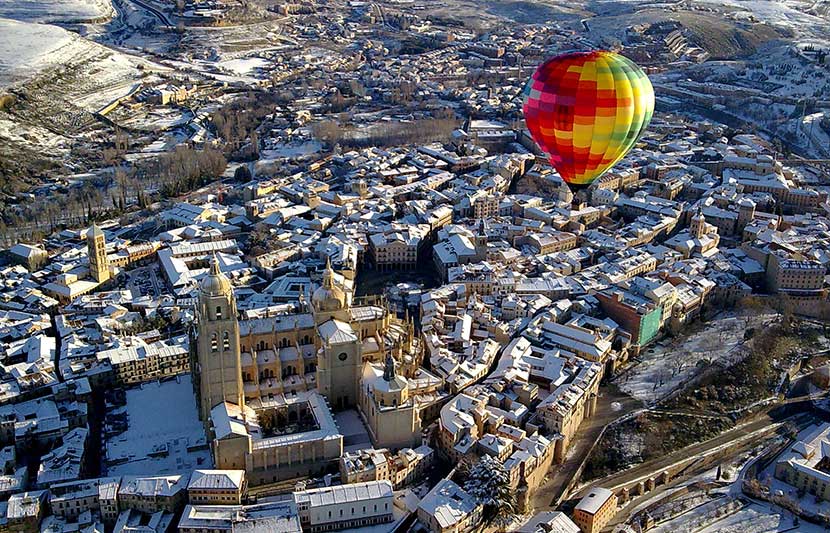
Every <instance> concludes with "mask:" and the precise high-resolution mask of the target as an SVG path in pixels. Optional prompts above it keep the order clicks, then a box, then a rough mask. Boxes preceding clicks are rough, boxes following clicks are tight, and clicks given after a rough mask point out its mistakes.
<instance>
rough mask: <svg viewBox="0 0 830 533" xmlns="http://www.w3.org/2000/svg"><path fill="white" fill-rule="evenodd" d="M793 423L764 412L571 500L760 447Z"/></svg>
mask: <svg viewBox="0 0 830 533" xmlns="http://www.w3.org/2000/svg"><path fill="white" fill-rule="evenodd" d="M789 421H791V418H787V419H784V420H779V421H775V420H773V418H772V417H771V416H770V415H769V413H768V412H766V411H765V412H762V413H759V414H757V415H755V416H753V417H752V419H751V420H750V421H747V422H745V423H743V424H741V425H740V426H737V427H735V428H733V429H730V430H729V431H725V432H723V433H721V434H720V435H718V436H717V437H714V438H712V439H709V440H706V441H703V442H699V443H697V444H692V445H690V446H687V447H685V448H682V449H680V450H677V451H675V452H673V453H670V454H668V455H665V456H663V457H660V458H658V459H654V460H652V461H647V462H645V463H641V464H639V465H636V466H633V467H631V468H629V469H627V470H624V471H622V472H618V473H616V474H612V475H610V476H607V477H604V478H601V479H596V480H592V481H591V482H590V483H588V484H585V485H583V486H582V487H580V488H579V489H577V490H576V491H575V492H574V493H573V494H571V495H570V497H571V498H572V499H578V498H581V497H582V496H583V495H584V493H585V492H586V491H587V490H588V489H590V488H591V487H593V486H601V487H605V488H608V489H611V490H614V489H616V488H620V487H623V486H625V485H628V484H631V483H635V482H638V481H640V480H643V479H648V478H649V477H651V476H655V475H657V474H659V473H660V472H662V471H663V470H666V469H668V468H671V467H677V466H679V465H681V464H683V463H684V462H688V463H689V464H691V463H692V462H694V461H695V460H699V459H703V458H706V457H711V456H712V455H713V454H717V453H719V452H721V451H724V450H726V449H728V448H731V447H732V446H738V445H740V446H741V447H743V446H745V447H746V448H747V449H749V448H751V447H753V446H755V445H757V442H758V439H759V438H761V437H762V436H763V435H768V434H771V433H775V432H779V431H782V430H783V427H784V426H785V425H786V424H787V423H788V422H789Z"/></svg>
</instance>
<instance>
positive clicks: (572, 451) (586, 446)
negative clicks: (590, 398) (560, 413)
mask: <svg viewBox="0 0 830 533" xmlns="http://www.w3.org/2000/svg"><path fill="white" fill-rule="evenodd" d="M612 404H613V405H612ZM617 404H619V405H617ZM642 407H643V404H642V402H640V401H639V400H637V399H635V398H633V397H632V396H629V395H628V394H625V393H623V392H620V391H619V389H617V387H616V386H615V385H603V386H602V387H600V390H599V398H598V399H597V409H596V414H595V415H594V416H593V417H591V418H587V419H585V420H584V421H583V422H582V424H581V425H580V426H579V430H578V431H577V433H576V436H575V437H574V439H573V440H572V441H571V443H570V446H569V449H568V452H567V456H566V458H565V461H563V462H562V464H554V465H552V466H551V471H553V475H552V476H551V475H550V474H549V478H547V479H546V481H545V482H544V483H543V484H542V485H541V486H540V487H539V488H538V489H537V490H536V491H534V493H533V496H532V497H531V506H532V507H533V508H534V509H535V510H537V511H544V510H550V509H553V508H554V507H555V504H556V499H557V498H558V497H559V495H560V494H562V492H563V491H564V490H565V488H566V487H567V486H568V484H569V483H570V482H571V479H573V477H574V475H575V474H576V472H577V470H578V469H579V466H580V465H581V464H582V461H583V460H584V459H585V458H586V457H587V456H588V452H589V451H590V449H591V445H592V444H593V443H594V441H595V440H596V439H597V437H599V434H600V432H601V431H602V429H603V428H604V427H605V426H607V425H608V424H610V423H611V422H613V421H614V420H617V419H618V418H621V417H623V416H625V415H627V414H630V413H632V412H634V411H636V410H638V409H640V408H642Z"/></svg>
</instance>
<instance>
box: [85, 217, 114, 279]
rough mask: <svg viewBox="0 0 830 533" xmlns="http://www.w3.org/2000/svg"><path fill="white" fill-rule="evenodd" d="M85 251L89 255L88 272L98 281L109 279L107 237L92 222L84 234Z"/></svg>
mask: <svg viewBox="0 0 830 533" xmlns="http://www.w3.org/2000/svg"><path fill="white" fill-rule="evenodd" d="M86 251H87V255H88V256H89V274H90V275H91V276H92V278H93V279H94V280H95V281H97V282H98V283H104V282H105V281H107V280H109V279H110V264H109V261H108V260H107V238H106V237H105V236H104V232H103V231H101V228H99V227H98V224H95V223H93V224H92V227H91V228H90V229H89V231H88V232H87V235H86Z"/></svg>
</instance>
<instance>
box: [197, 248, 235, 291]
mask: <svg viewBox="0 0 830 533" xmlns="http://www.w3.org/2000/svg"><path fill="white" fill-rule="evenodd" d="M199 291H200V292H201V293H202V294H204V295H206V296H222V295H225V294H229V293H230V292H231V282H230V281H229V280H228V278H227V277H225V275H224V274H222V271H221V270H219V260H218V259H217V258H216V256H213V259H211V261H210V272H208V275H207V276H205V277H204V279H202V281H201V283H199Z"/></svg>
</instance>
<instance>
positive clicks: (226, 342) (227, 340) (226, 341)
mask: <svg viewBox="0 0 830 533" xmlns="http://www.w3.org/2000/svg"><path fill="white" fill-rule="evenodd" d="M222 349H223V350H230V349H231V335H230V333H228V332H227V331H226V332H225V333H224V334H223V335H222Z"/></svg>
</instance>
